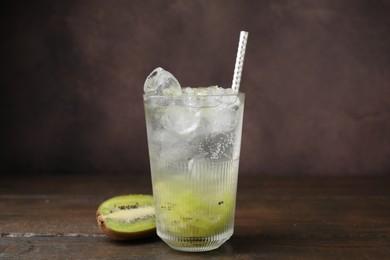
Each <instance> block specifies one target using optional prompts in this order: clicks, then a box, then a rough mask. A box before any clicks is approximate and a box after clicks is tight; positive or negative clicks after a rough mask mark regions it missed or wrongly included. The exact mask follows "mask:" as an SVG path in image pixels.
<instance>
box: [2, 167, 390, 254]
mask: <svg viewBox="0 0 390 260" xmlns="http://www.w3.org/2000/svg"><path fill="white" fill-rule="evenodd" d="M125 193H151V184H150V178H149V175H148V174H139V175H137V177H133V176H131V175H130V174H129V175H128V176H127V177H125V176H115V175H110V176H102V175H83V176H63V175H61V176H58V175H57V176H56V175H52V176H36V175H30V176H13V177H12V176H8V177H7V178H5V177H3V178H2V180H1V182H0V231H1V237H0V259H203V258H207V259H258V258H262V257H263V258H265V259H275V258H276V259H279V258H282V259H285V258H286V259H386V258H387V259H389V257H390V176H387V177H386V176H382V177H264V176H261V175H258V176H245V175H241V176H240V178H239V187H238V197H237V212H236V227H235V233H234V235H233V237H232V238H231V239H230V240H229V241H228V242H226V243H225V244H224V245H223V246H222V247H221V248H219V249H217V250H215V251H211V252H206V253H183V252H178V251H175V250H173V249H171V248H169V247H168V246H167V245H165V244H164V243H163V242H162V241H161V240H160V239H159V238H158V237H157V236H155V237H151V238H148V239H142V240H138V241H130V242H115V241H112V240H110V239H109V238H107V237H105V236H104V235H102V234H101V233H100V231H99V230H98V228H97V224H96V220H95V211H96V209H97V207H98V205H99V204H100V203H101V202H102V201H103V200H105V199H107V198H109V197H111V196H115V195H119V194H125Z"/></svg>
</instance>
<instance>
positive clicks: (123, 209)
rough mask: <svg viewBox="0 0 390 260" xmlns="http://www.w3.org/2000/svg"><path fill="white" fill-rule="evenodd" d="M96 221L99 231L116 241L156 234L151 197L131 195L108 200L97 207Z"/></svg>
mask: <svg viewBox="0 0 390 260" xmlns="http://www.w3.org/2000/svg"><path fill="white" fill-rule="evenodd" d="M96 219H97V223H98V226H99V228H100V230H101V231H102V232H103V233H104V234H106V235H107V236H109V237H111V238H113V239H116V240H128V239H135V238H141V237H146V236H151V235H153V234H155V233H156V221H155V214H154V204H153V196H152V195H143V194H131V195H122V196H117V197H113V198H110V199H108V200H106V201H104V202H103V203H102V204H101V205H100V206H99V208H98V210H97V212H96Z"/></svg>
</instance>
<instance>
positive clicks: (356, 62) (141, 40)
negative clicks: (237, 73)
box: [0, 0, 390, 175]
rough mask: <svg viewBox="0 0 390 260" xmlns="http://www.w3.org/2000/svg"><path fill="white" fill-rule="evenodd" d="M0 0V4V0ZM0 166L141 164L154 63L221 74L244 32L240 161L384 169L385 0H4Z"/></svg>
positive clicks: (138, 168)
mask: <svg viewBox="0 0 390 260" xmlns="http://www.w3.org/2000/svg"><path fill="white" fill-rule="evenodd" d="M3 5H4V3H3ZM1 13H2V14H1V19H2V21H1V27H2V40H1V57H2V63H3V66H2V72H1V75H2V76H1V81H2V92H3V94H2V96H3V101H2V114H3V116H2V117H3V119H2V126H1V127H2V134H1V136H2V139H3V141H2V144H1V153H2V155H1V162H0V170H1V172H2V173H20V172H24V173H37V172H42V173H73V174H82V173H88V174H95V173H97V174H98V173H107V172H108V173H120V174H130V173H132V174H140V173H141V172H143V173H147V172H148V169H149V164H148V154H147V143H146V134H145V121H144V113H143V104H142V93H143V89H142V88H143V82H144V79H145V77H146V76H147V75H148V74H149V73H150V72H151V71H152V70H153V69H154V68H155V67H158V66H161V67H164V68H165V69H167V70H169V71H171V72H172V73H173V74H174V75H176V76H177V78H178V79H179V81H180V82H181V83H182V85H191V86H194V85H202V86H205V85H210V84H219V85H223V86H230V83H231V78H232V74H233V68H234V61H235V55H236V49H237V44H238V36H239V31H240V30H247V31H248V32H249V41H248V47H247V55H246V60H245V66H244V73H243V78H242V82H241V90H242V91H243V92H245V93H246V95H247V98H246V110H245V123H244V129H243V131H244V133H243V142H242V154H241V155H242V158H241V166H240V167H241V174H280V175H286V174H312V175H316V174H318V175H321V174H322V175H331V174H343V175H353V174H367V175H373V174H388V173H390V1H389V0H386V1H385V0H382V1H380V0H378V1H370V0H349V1H347V0H345V1H333V0H319V1H311V0H306V1H305V0H296V1H293V0H285V1H277V0H267V1H261V0H260V1H225V0H218V1H206V0H196V1H186V0H175V1H165V0H163V1H161V0H153V1H151V0H137V1H130V0H129V1H123V0H122V1H120V0H115V1H108V0H107V1H91V0H84V1H82V0H73V1H64V0H63V1H7V3H6V5H5V6H4V7H3V8H1Z"/></svg>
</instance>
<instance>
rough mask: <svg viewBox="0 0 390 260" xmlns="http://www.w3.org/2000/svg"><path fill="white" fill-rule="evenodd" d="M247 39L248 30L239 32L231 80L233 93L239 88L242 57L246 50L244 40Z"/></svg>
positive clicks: (242, 64) (242, 63)
mask: <svg viewBox="0 0 390 260" xmlns="http://www.w3.org/2000/svg"><path fill="white" fill-rule="evenodd" d="M247 40H248V32H245V31H241V32H240V41H239V43H238V50H237V56H236V64H235V66H234V74H233V81H232V89H233V92H234V93H238V91H239V90H240V82H241V74H242V67H243V66H244V57H245V50H246V42H247Z"/></svg>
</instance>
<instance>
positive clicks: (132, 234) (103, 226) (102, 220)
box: [96, 194, 156, 241]
mask: <svg viewBox="0 0 390 260" xmlns="http://www.w3.org/2000/svg"><path fill="white" fill-rule="evenodd" d="M150 197H152V196H151V195H143V194H129V195H121V196H116V197H113V198H110V199H108V200H106V201H104V202H103V203H102V204H101V205H100V206H99V207H98V209H97V211H96V220H97V224H98V227H99V229H100V230H101V231H102V232H103V233H104V234H105V235H107V236H108V237H110V238H112V239H114V240H122V241H123V240H133V239H139V238H145V237H149V236H152V235H155V234H156V226H155V225H154V226H151V227H150V228H148V229H144V230H139V231H127V232H126V231H119V230H117V229H116V230H113V229H111V228H110V227H109V226H108V225H107V223H106V217H105V216H103V214H102V213H101V212H100V209H101V206H102V205H106V206H107V202H108V205H109V203H110V202H112V201H113V200H117V199H121V200H122V203H123V198H125V202H126V204H127V201H128V200H129V201H128V202H129V204H133V203H134V199H135V200H136V201H138V200H140V201H142V200H144V199H145V198H146V200H148V204H149V203H150V199H149V198H150ZM149 205H150V204H149ZM106 209H107V207H106ZM104 211H106V210H104Z"/></svg>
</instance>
